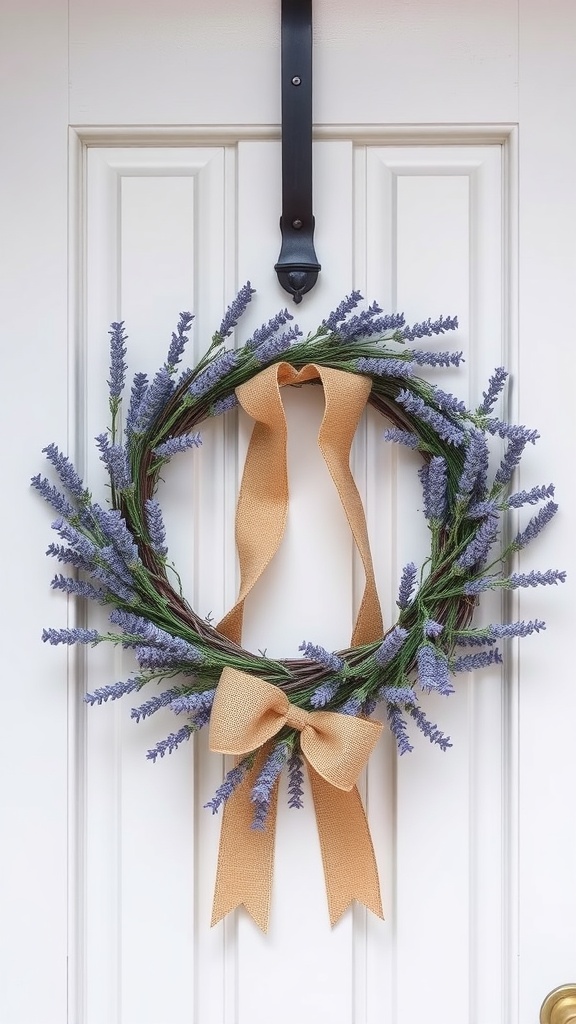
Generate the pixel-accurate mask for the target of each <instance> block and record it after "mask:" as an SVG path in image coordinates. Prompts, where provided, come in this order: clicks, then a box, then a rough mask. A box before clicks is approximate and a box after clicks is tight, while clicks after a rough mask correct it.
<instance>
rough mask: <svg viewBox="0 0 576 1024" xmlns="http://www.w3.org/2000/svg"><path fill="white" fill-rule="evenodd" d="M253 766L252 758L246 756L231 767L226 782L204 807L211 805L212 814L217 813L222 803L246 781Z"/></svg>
mask: <svg viewBox="0 0 576 1024" xmlns="http://www.w3.org/2000/svg"><path fill="white" fill-rule="evenodd" d="M251 766H252V758H250V757H245V758H244V760H242V761H240V763H239V764H237V765H236V767H235V768H231V769H230V771H229V772H228V774H227V775H226V778H225V779H224V782H222V784H221V785H220V786H218V789H217V790H216V792H215V794H214V796H213V797H212V799H211V800H209V801H208V803H207V804H204V807H209V808H210V810H211V811H212V814H216V813H217V811H218V810H219V808H220V806H221V804H223V803H225V802H226V800H228V798H229V797H230V796H232V793H233V792H234V790H235V789H236V788H237V787H238V786H239V785H240V784H241V783H242V782H243V781H244V779H245V778H246V773H247V772H248V771H249V769H250V768H251Z"/></svg>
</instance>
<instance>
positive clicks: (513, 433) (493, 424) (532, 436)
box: [486, 420, 540, 445]
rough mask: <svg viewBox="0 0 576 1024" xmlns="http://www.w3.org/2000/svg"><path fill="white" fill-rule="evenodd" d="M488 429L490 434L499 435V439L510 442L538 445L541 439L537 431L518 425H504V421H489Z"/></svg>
mask: <svg viewBox="0 0 576 1024" xmlns="http://www.w3.org/2000/svg"><path fill="white" fill-rule="evenodd" d="M486 429H487V430H488V432H489V433H490V434H493V435H496V434H498V437H501V438H507V439H508V440H509V441H514V442H520V441H523V442H524V444H525V445H526V444H528V443H530V444H536V441H537V440H538V438H539V437H540V434H539V433H538V431H537V430H530V429H529V428H528V427H523V426H522V425H521V424H518V423H504V422H503V421H502V420H488V421H487V423H486Z"/></svg>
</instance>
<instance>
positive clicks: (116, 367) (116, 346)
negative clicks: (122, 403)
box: [108, 320, 128, 402]
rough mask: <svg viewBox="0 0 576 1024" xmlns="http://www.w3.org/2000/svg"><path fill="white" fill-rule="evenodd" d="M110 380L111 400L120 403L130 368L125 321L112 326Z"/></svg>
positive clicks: (109, 332) (110, 333)
mask: <svg viewBox="0 0 576 1024" xmlns="http://www.w3.org/2000/svg"><path fill="white" fill-rule="evenodd" d="M110 328H111V329H110V330H109V331H108V334H109V335H110V380H109V381H108V387H109V389H110V400H111V402H114V401H116V402H117V401H118V399H119V398H120V397H121V395H122V391H123V390H124V382H125V380H126V370H127V369H128V367H127V366H126V363H125V362H124V357H125V355H126V338H127V335H125V334H124V321H123V320H121V321H120V323H114V324H110Z"/></svg>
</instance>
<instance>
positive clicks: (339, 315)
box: [322, 291, 362, 333]
mask: <svg viewBox="0 0 576 1024" xmlns="http://www.w3.org/2000/svg"><path fill="white" fill-rule="evenodd" d="M361 301H362V295H361V293H360V292H359V291H353V292H351V293H350V295H347V296H346V298H345V299H342V302H340V303H339V305H338V306H336V309H334V310H333V311H332V312H331V313H330V316H329V317H328V318H327V319H326V320H323V321H322V327H325V328H326V330H327V331H330V332H332V333H334V332H336V331H337V330H338V326H339V325H340V324H341V323H342V321H343V320H345V319H346V317H347V316H348V313H351V312H352V310H353V309H356V306H357V305H358V303H359V302H361Z"/></svg>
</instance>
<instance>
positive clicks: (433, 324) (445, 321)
mask: <svg viewBox="0 0 576 1024" xmlns="http://www.w3.org/2000/svg"><path fill="white" fill-rule="evenodd" d="M457 328H458V317H457V316H452V317H450V316H447V317H444V316H440V317H439V318H438V320H434V321H432V320H431V319H430V317H429V318H428V320H423V321H422V323H419V324H412V326H411V327H408V326H407V327H404V329H403V330H402V331H401V332H400V333H401V336H402V338H405V339H406V341H414V339H415V338H431V337H432V335H433V334H445V333H446V331H455V330H457Z"/></svg>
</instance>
